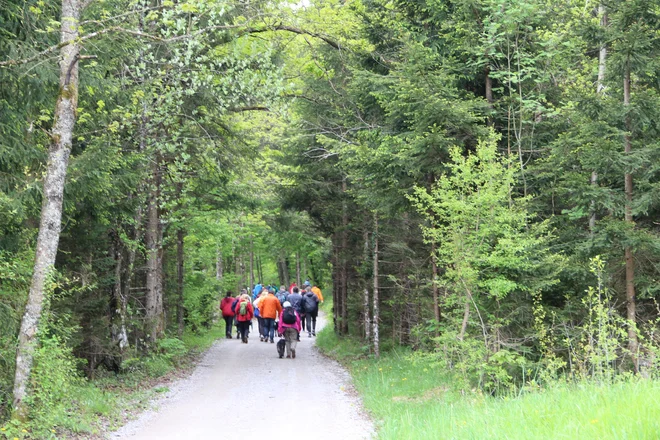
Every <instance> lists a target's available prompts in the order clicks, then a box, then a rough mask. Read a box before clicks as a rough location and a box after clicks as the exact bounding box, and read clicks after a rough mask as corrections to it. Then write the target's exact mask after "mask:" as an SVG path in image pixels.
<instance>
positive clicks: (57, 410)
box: [0, 322, 225, 440]
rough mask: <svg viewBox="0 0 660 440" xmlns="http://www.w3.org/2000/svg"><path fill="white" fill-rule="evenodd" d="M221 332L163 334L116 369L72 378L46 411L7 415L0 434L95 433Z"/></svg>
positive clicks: (146, 398)
mask: <svg viewBox="0 0 660 440" xmlns="http://www.w3.org/2000/svg"><path fill="white" fill-rule="evenodd" d="M224 336H225V334H224V322H222V323H221V324H217V325H215V326H213V327H211V328H210V329H208V330H207V331H206V332H204V333H193V332H186V333H185V334H184V335H183V337H182V339H181V340H179V339H176V338H166V339H164V340H163V341H161V342H162V343H161V344H160V345H159V348H158V350H155V352H154V353H153V354H151V355H150V356H147V357H144V358H133V359H129V360H127V361H126V362H125V363H124V365H123V368H124V369H123V371H122V372H120V373H118V374H115V373H112V372H108V371H103V370H98V374H99V376H98V377H97V378H96V379H94V380H79V381H77V382H76V383H75V384H74V385H72V386H71V387H70V388H69V392H68V393H67V394H66V395H64V396H61V398H60V399H59V401H58V403H57V405H56V406H54V407H51V408H49V410H47V411H43V410H40V409H39V408H38V407H35V408H34V410H33V413H32V416H31V419H30V421H28V422H26V423H19V422H18V421H16V420H8V421H7V422H6V423H5V424H4V425H0V439H9V440H14V439H20V440H23V439H52V440H57V439H88V438H100V437H99V436H101V435H102V433H103V432H104V431H108V430H109V431H112V430H114V429H117V428H119V427H120V426H121V425H123V424H125V423H126V422H127V421H128V420H129V419H131V418H133V417H134V416H135V415H136V413H138V412H139V411H141V410H143V409H146V408H148V407H149V406H150V401H151V400H152V399H153V398H154V397H155V396H156V395H157V394H160V393H163V392H167V391H169V388H168V387H167V386H166V384H167V383H168V382H170V381H172V380H175V379H177V378H178V377H180V376H182V375H184V374H185V373H186V372H187V371H188V370H189V369H190V368H192V367H193V366H194V365H195V361H196V360H197V359H198V358H199V355H200V354H201V353H203V352H205V351H206V350H207V349H208V348H210V347H211V345H213V343H214V342H215V341H216V340H218V339H220V338H224ZM104 438H105V437H104Z"/></svg>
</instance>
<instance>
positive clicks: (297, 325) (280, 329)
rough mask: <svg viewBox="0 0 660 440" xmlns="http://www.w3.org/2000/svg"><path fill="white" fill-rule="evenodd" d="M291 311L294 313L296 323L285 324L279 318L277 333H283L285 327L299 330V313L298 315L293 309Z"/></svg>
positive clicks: (300, 327)
mask: <svg viewBox="0 0 660 440" xmlns="http://www.w3.org/2000/svg"><path fill="white" fill-rule="evenodd" d="M293 313H295V314H296V323H295V324H285V323H284V320H282V318H280V321H279V322H280V323H279V325H278V326H277V333H284V329H285V328H295V329H296V330H298V333H300V330H301V329H302V326H301V325H300V315H298V312H297V311H296V310H295V309H294V310H293Z"/></svg>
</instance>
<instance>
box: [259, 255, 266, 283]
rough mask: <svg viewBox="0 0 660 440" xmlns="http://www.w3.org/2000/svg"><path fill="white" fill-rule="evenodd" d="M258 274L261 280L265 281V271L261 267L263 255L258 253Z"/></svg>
mask: <svg viewBox="0 0 660 440" xmlns="http://www.w3.org/2000/svg"><path fill="white" fill-rule="evenodd" d="M257 276H258V277H259V280H260V281H261V282H263V281H264V272H263V269H262V267H261V255H257Z"/></svg>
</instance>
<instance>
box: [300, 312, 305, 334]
mask: <svg viewBox="0 0 660 440" xmlns="http://www.w3.org/2000/svg"><path fill="white" fill-rule="evenodd" d="M300 324H301V325H302V331H305V314H304V313H301V314H300Z"/></svg>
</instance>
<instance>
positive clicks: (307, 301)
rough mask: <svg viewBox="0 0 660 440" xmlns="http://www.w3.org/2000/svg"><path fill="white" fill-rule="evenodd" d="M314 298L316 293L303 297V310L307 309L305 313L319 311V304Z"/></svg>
mask: <svg viewBox="0 0 660 440" xmlns="http://www.w3.org/2000/svg"><path fill="white" fill-rule="evenodd" d="M314 298H315V296H314V295H312V296H307V295H305V296H304V297H303V310H305V313H316V312H317V311H318V309H319V305H318V303H317V302H316V301H314Z"/></svg>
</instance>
